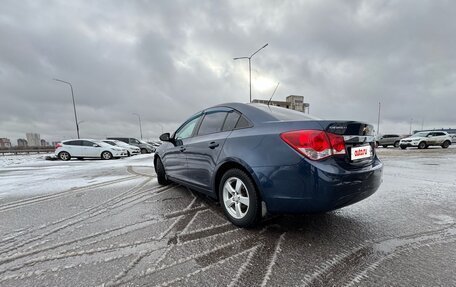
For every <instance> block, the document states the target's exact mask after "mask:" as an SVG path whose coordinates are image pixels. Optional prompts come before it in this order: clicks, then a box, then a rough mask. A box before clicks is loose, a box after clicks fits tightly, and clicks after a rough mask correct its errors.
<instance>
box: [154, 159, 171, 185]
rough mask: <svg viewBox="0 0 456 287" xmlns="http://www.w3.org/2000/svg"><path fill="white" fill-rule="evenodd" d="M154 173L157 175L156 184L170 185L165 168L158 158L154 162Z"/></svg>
mask: <svg viewBox="0 0 456 287" xmlns="http://www.w3.org/2000/svg"><path fill="white" fill-rule="evenodd" d="M155 172H156V173H157V180H158V184H160V185H168V184H170V181H169V180H168V178H167V177H166V172H165V167H164V166H163V163H162V161H161V159H160V158H159V157H157V161H156V162H155Z"/></svg>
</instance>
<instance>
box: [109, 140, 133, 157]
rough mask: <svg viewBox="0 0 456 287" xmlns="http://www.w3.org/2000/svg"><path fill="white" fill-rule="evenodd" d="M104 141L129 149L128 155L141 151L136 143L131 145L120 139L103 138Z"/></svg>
mask: <svg viewBox="0 0 456 287" xmlns="http://www.w3.org/2000/svg"><path fill="white" fill-rule="evenodd" d="M103 142H105V143H107V144H110V145H112V146H118V147H120V148H124V149H126V150H127V156H133V155H137V154H140V153H141V149H140V148H139V147H136V146H134V145H129V144H126V143H124V142H121V141H118V140H103Z"/></svg>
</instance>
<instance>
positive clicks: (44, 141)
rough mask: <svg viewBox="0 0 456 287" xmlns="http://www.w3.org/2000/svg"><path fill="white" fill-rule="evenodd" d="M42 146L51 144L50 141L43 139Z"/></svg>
mask: <svg viewBox="0 0 456 287" xmlns="http://www.w3.org/2000/svg"><path fill="white" fill-rule="evenodd" d="M41 146H49V143H48V142H47V141H46V140H45V139H41Z"/></svg>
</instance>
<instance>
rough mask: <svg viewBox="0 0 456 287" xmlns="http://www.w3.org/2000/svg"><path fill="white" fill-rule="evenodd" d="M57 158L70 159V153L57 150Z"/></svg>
mask: <svg viewBox="0 0 456 287" xmlns="http://www.w3.org/2000/svg"><path fill="white" fill-rule="evenodd" d="M59 159H61V160H64V161H67V160H70V159H71V155H70V154H69V153H68V152H66V151H61V152H59Z"/></svg>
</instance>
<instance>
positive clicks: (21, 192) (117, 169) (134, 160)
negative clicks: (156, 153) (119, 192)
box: [0, 154, 153, 199]
mask: <svg viewBox="0 0 456 287" xmlns="http://www.w3.org/2000/svg"><path fill="white" fill-rule="evenodd" d="M48 155H49V154H46V155H43V154H40V155H36V154H35V155H17V156H3V157H0V199H1V198H6V197H17V196H29V195H37V194H43V193H54V192H61V191H63V190H68V189H71V188H78V187H83V186H87V185H93V184H98V183H103V182H107V181H112V180H116V179H122V178H125V177H127V176H134V175H135V174H132V173H129V172H128V167H130V166H131V167H146V168H148V169H147V172H151V171H152V172H153V170H152V169H151V167H153V155H151V154H147V155H137V156H134V157H129V158H123V159H115V160H101V159H88V160H70V161H60V160H56V161H48V160H45V157H46V156H48Z"/></svg>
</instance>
